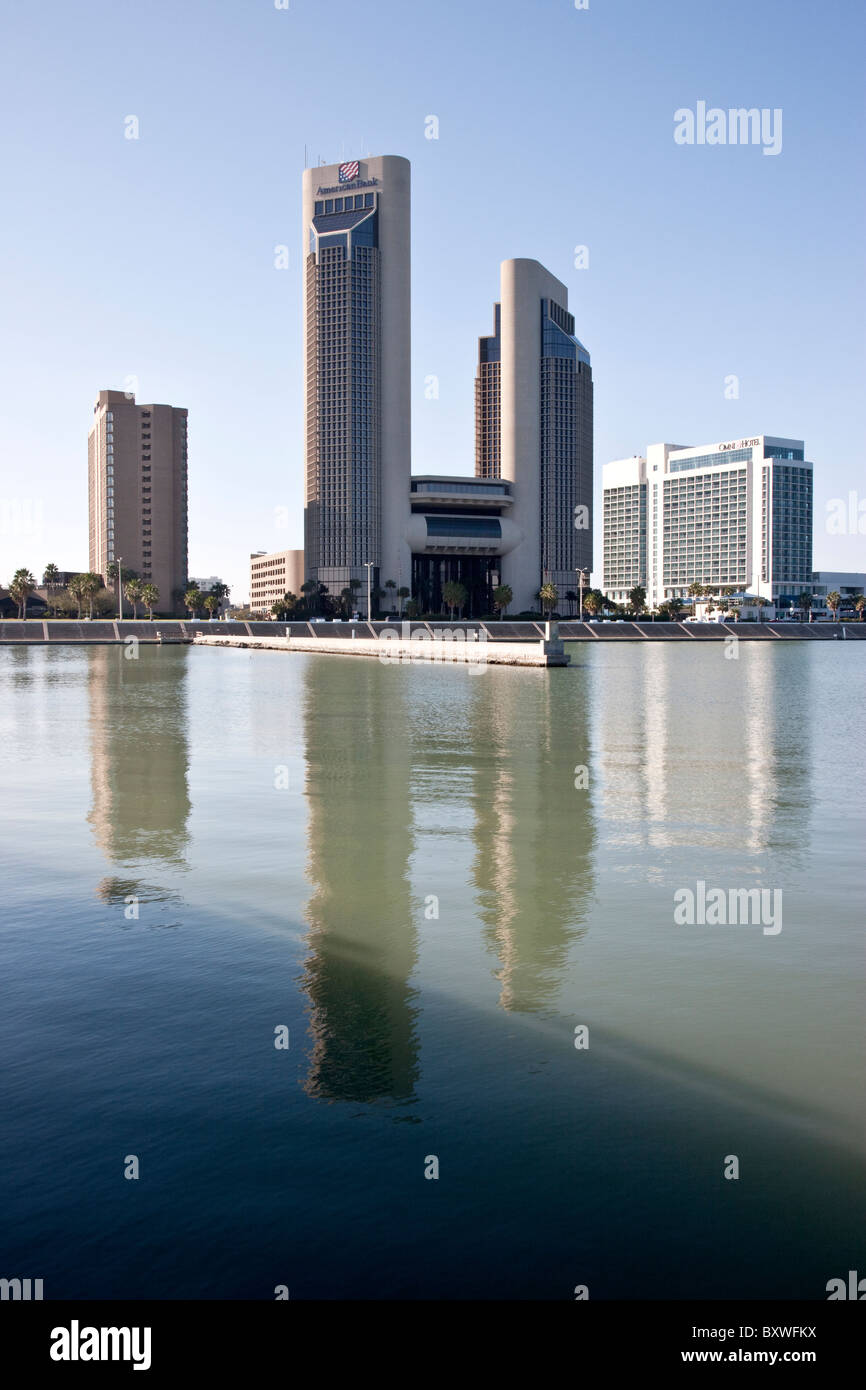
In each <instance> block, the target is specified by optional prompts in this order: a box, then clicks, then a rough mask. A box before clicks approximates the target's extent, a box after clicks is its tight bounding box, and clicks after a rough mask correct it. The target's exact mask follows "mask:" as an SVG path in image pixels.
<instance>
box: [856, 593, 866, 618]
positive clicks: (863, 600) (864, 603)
mask: <svg viewBox="0 0 866 1390" xmlns="http://www.w3.org/2000/svg"><path fill="white" fill-rule="evenodd" d="M854 607H855V608H856V609H857V612H858V613H859V614H860V621H861V623H862V621H863V610H864V609H866V597H864V596H863V594H858V595H857V597H856V598H855V600H854Z"/></svg>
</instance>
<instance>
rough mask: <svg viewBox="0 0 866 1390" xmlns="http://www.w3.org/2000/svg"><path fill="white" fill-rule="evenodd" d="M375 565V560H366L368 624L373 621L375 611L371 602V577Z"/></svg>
mask: <svg viewBox="0 0 866 1390" xmlns="http://www.w3.org/2000/svg"><path fill="white" fill-rule="evenodd" d="M374 564H375V560H365V561H364V568H365V569H366V571H367V622H368V623H369V622H370V621H371V619H372V617H373V609H372V606H371V601H370V581H371V577H372V574H373V565H374Z"/></svg>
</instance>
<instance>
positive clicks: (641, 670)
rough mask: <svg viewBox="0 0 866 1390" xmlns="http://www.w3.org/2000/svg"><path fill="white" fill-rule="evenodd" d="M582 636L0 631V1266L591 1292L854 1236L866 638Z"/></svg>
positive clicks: (723, 1273) (65, 1283) (852, 1253)
mask: <svg viewBox="0 0 866 1390" xmlns="http://www.w3.org/2000/svg"><path fill="white" fill-rule="evenodd" d="M572 651H573V661H574V666H573V667H572V668H571V669H569V670H566V671H549V672H545V671H533V670H526V671H520V670H496V669H488V670H486V671H484V672H483V674H481V675H473V674H472V673H471V672H469V671H466V670H458V669H444V668H438V667H429V666H427V667H423V666H415V667H400V666H396V665H395V666H383V665H380V664H379V663H378V662H373V661H366V660H359V659H355V660H351V659H339V658H328V657H324V656H319V657H317V656H301V655H295V656H286V655H283V654H281V653H270V652H247V651H216V650H208V649H202V650H192V649H189V648H175V649H171V648H169V649H163V650H153V649H151V650H148V649H142V650H141V655H140V659H139V660H138V661H127V660H125V659H124V658H123V655H122V653H121V652H120V651H119V650H118V649H115V648H91V649H85V648H81V649H75V648H71V647H70V648H65V649H64V648H55V649H50V650H42V649H39V648H31V649H22V650H14V649H9V648H6V649H2V650H0V721H2V731H0V763H2V778H3V785H4V789H5V792H6V795H5V798H4V801H3V808H2V813H0V814H2V827H0V831H2V833H0V864H2V884H3V906H2V911H3V926H2V936H0V964H2V976H0V1002H2V1010H0V1052H2V1061H3V1065H2V1079H0V1115H2V1131H0V1213H2V1216H0V1223H2V1225H0V1265H2V1268H0V1275H2V1276H5V1277H12V1276H21V1277H28V1276H29V1277H33V1278H38V1277H41V1278H43V1279H44V1280H45V1295H46V1297H49V1298H50V1297H55V1298H60V1297H63V1298H74V1297H118V1298H144V1297H166V1298H176V1297H181V1298H188V1297H204V1298H233V1297H234V1298H238V1297H242V1298H266V1299H267V1298H272V1297H273V1291H274V1287H275V1285H277V1284H286V1285H288V1286H289V1289H290V1290H291V1297H292V1298H314V1297H318V1298H321V1297H325V1298H329V1297H339V1298H382V1297H403V1298H413V1297H432V1298H439V1297H458V1298H463V1297H480V1298H508V1297H544V1298H565V1299H568V1298H570V1297H572V1290H573V1289H574V1286H575V1285H576V1284H579V1283H582V1284H587V1285H588V1286H589V1292H590V1297H591V1298H611V1297H614V1298H622V1297H625V1298H629V1297H631V1298H647V1297H649V1298H668V1297H687V1298H688V1297H691V1298H703V1297H717V1296H720V1297H768V1298H769V1297H783V1298H784V1297H794V1298H823V1297H825V1296H826V1295H825V1292H824V1289H825V1284H826V1282H827V1280H828V1279H830V1278H832V1277H835V1276H837V1275H841V1276H844V1275H845V1274H846V1272H847V1271H848V1269H852V1268H858V1267H859V1268H861V1272H863V1271H862V1260H863V1249H864V1247H863V1236H864V1229H863V1217H862V1191H863V1178H864V1170H866V1142H864V1133H863V1129H862V1123H861V1114H860V1095H861V1091H860V1082H861V1077H862V1065H863V1056H864V1037H863V1032H864V1029H863V1012H862V1007H861V1000H862V944H863V943H862V924H863V916H864V874H863V845H864V839H866V836H864V829H866V827H864V820H866V810H864V796H863V786H864V761H866V754H864V739H863V726H862V692H863V683H864V674H866V644H864V645H861V644H859V643H858V644H853V643H848V644H846V645H845V646H843V645H842V644H841V643H839V644H836V643H833V644H819V643H814V644H808V643H804V644H797V643H791V644H788V643H785V644H781V643H779V644H772V645H770V644H768V645H763V644H753V645H748V644H741V647H740V658H739V660H737V661H732V660H726V659H725V658H724V656H723V653H722V650H721V648H720V647H718V646H715V644H713V645H710V644H707V645H706V646H704V647H698V646H697V645H691V646H684V645H679V644H670V645H668V644H661V643H659V644H658V645H652V644H649V643H647V644H645V645H640V646H638V645H632V644H627V645H626V644H624V645H621V646H620V645H617V646H611V647H603V646H602V645H601V644H597V645H594V646H581V647H579V648H572ZM576 768H586V769H587V774H586V775H587V777H588V783H589V784H588V786H587V787H584V786H583V785H581V786H580V787H579V788H576V787H575V769H576ZM577 780H578V782H581V783H582V782H583V781H584V780H585V778H583V777H582V776H581V775H580V774H578V776H577ZM698 879H701V880H704V881H705V882H706V883H707V885H708V886H710V887H723V888H725V889H728V888H750V887H769V888H781V889H782V890H783V903H784V908H783V929H782V931H781V933H779V934H778V935H775V936H770V935H765V934H764V933H763V931H762V930H761V927H760V926H739V927H720V926H677V925H675V924H674V920H673V894H674V892H675V891H676V890H677V889H678V888H680V887H688V886H691V887H692V888H694V887H695V884H696V881H697V880H698ZM129 900H137V904H136V901H129ZM136 905H137V911H138V916H137V918H136V917H135V915H134V913H135V911H136ZM581 1024H585V1025H588V1026H589V1030H590V1032H589V1037H590V1045H589V1048H588V1050H576V1049H575V1046H574V1030H575V1027H576V1026H577V1025H581ZM280 1025H285V1026H286V1027H288V1029H289V1035H290V1047H289V1050H288V1051H285V1050H277V1049H276V1048H275V1047H274V1036H275V1032H274V1030H275V1028H277V1027H279V1026H280ZM131 1154H135V1155H137V1156H138V1159H139V1162H140V1178H139V1180H138V1181H126V1180H125V1179H124V1177H123V1168H124V1159H125V1156H126V1155H131ZM430 1155H435V1156H437V1158H438V1161H439V1178H438V1180H437V1181H433V1180H427V1179H425V1177H424V1170H425V1161H426V1160H427V1157H428V1156H430ZM727 1155H736V1156H737V1157H738V1158H739V1164H740V1177H739V1180H737V1181H726V1180H725V1178H724V1177H723V1170H724V1166H725V1158H726V1156H727ZM858 1260H859V1262H860V1264H859V1265H858Z"/></svg>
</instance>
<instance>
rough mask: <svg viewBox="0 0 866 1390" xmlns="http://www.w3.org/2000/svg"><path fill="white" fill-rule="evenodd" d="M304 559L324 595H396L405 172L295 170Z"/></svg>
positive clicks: (370, 162)
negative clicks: (384, 588)
mask: <svg viewBox="0 0 866 1390" xmlns="http://www.w3.org/2000/svg"><path fill="white" fill-rule="evenodd" d="M303 254H304V313H305V331H304V424H305V439H304V552H305V566H306V574H307V578H309V579H312V580H314V581H316V582H318V583H321V584H325V585H327V588H328V591H329V592H330V593H331V594H332V595H337V594H339V593H340V591H341V589H343V588H345V587H346V586H347V585H348V584H349V581H350V580H352V579H358V580H360V581H361V585H362V589H361V592H362V593H364V594H366V591H367V568H366V567H367V565H368V564H369V565H371V566H372V583H373V585H374V586H376V585H384V584H386V583H387V581H388V580H393V581H394V583H395V584H396V585H397V587H398V588H399V587H401V586H402V585H404V584H408V583H409V581H410V576H411V556H410V552H409V546H408V543H407V541H406V534H405V533H406V522H407V496H408V492H409V477H410V447H411V413H410V347H411V343H410V166H409V161H408V160H407V159H403V158H402V157H400V156H398V155H379V156H376V157H375V158H369V159H360V160H349V161H347V162H344V163H342V164H326V165H322V166H320V167H319V168H316V169H305V170H304V176H303Z"/></svg>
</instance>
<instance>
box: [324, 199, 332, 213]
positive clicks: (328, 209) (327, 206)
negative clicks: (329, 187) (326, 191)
mask: <svg viewBox="0 0 866 1390" xmlns="http://www.w3.org/2000/svg"><path fill="white" fill-rule="evenodd" d="M333 211H334V200H333V198H326V199H325V212H333Z"/></svg>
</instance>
